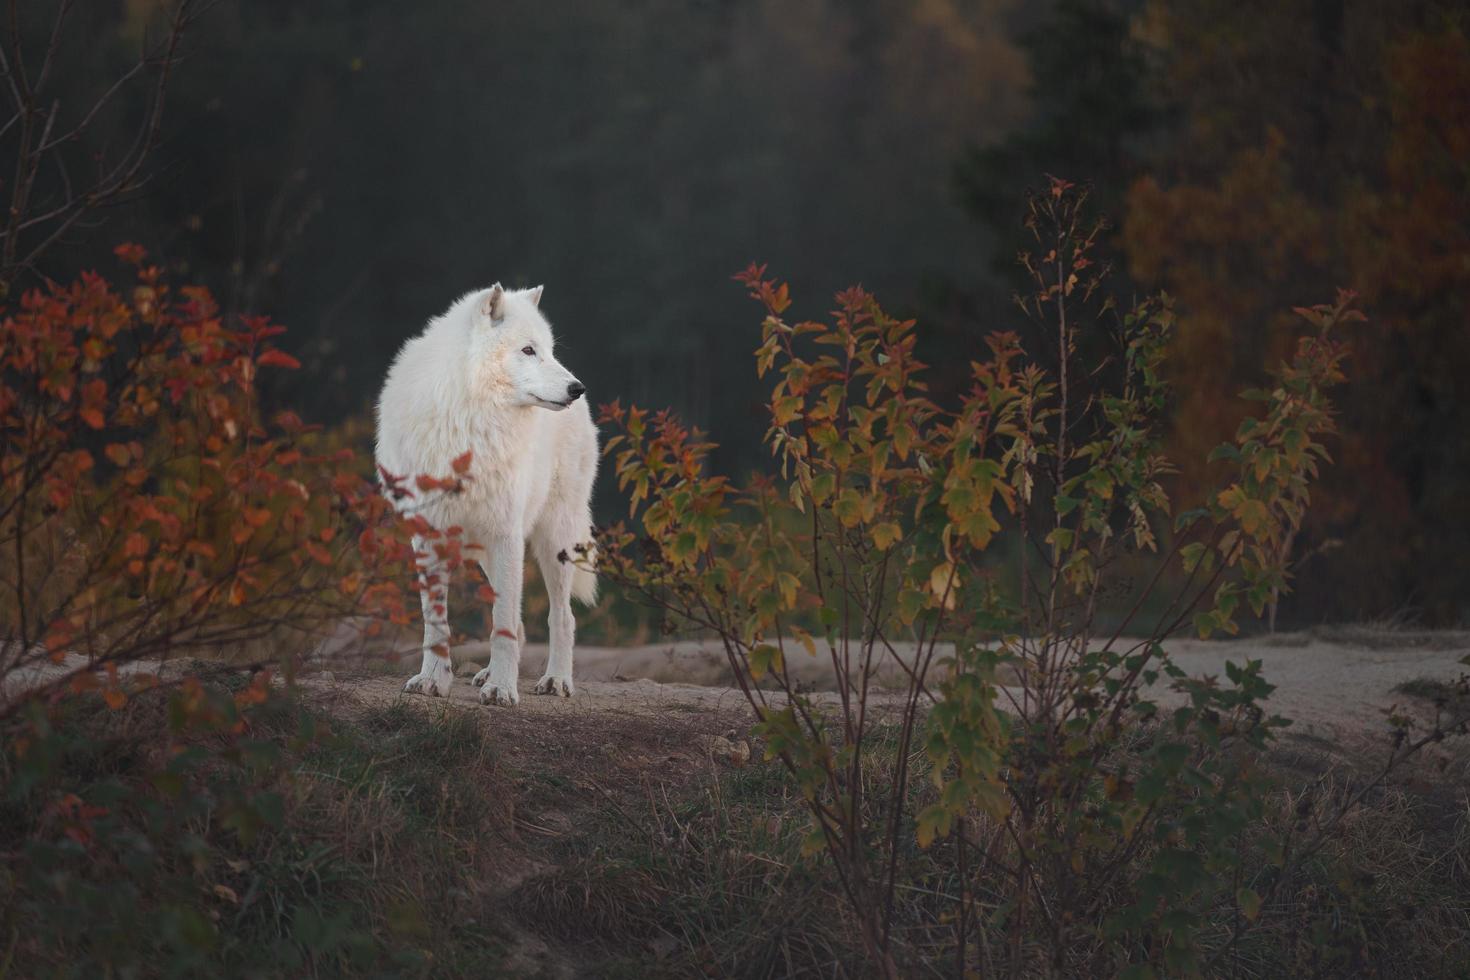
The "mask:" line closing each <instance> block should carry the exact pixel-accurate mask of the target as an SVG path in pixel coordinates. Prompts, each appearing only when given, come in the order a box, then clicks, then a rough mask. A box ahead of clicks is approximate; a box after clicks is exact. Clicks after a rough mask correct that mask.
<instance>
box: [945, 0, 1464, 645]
mask: <svg viewBox="0 0 1470 980" xmlns="http://www.w3.org/2000/svg"><path fill="white" fill-rule="evenodd" d="M1467 23H1470V9H1467V6H1466V5H1465V4H1464V3H1462V2H1458V0H1451V2H1441V0H1408V2H1404V3H1397V4H1382V3H1376V2H1372V0H1326V2H1320V0H1288V2H1283V3H1276V4H1271V5H1268V6H1266V7H1258V6H1254V5H1242V4H1234V3H1228V2H1218V0H1185V2H1181V3H1164V2H1144V3H1131V2H1121V0H1064V2H1060V3H1058V4H1057V5H1056V6H1055V7H1054V8H1052V10H1051V11H1050V13H1049V15H1048V16H1047V18H1046V19H1044V20H1043V22H1042V23H1041V24H1040V25H1039V26H1038V27H1037V28H1036V29H1035V30H1034V31H1033V33H1032V34H1031V35H1029V40H1028V41H1027V45H1026V46H1027V51H1028V54H1029V59H1030V65H1031V72H1032V76H1033V83H1032V86H1031V89H1030V92H1031V96H1032V100H1033V113H1032V116H1031V119H1030V120H1029V123H1028V124H1027V125H1025V126H1022V127H1020V128H1018V129H1017V131H1016V132H1015V133H1014V134H1013V135H1012V136H1010V137H1008V138H1007V139H1006V140H1004V141H1003V142H1001V143H1000V144H998V145H992V146H988V147H985V146H982V147H980V148H978V149H976V150H974V151H972V152H970V153H969V154H968V155H967V157H966V158H965V159H964V161H962V166H961V170H960V186H961V189H962V190H963V192H964V194H965V202H966V206H967V209H968V210H969V211H970V213H971V214H972V216H974V217H975V218H976V219H977V220H978V221H980V222H981V223H982V225H983V226H984V227H985V228H986V229H987V231H988V232H989V233H990V234H993V235H994V236H996V239H997V241H1000V242H1005V241H1009V240H1013V239H1014V237H1015V236H1016V235H1017V234H1018V231H1017V229H1016V226H1017V221H1016V219H1015V216H1014V213H1013V212H1012V211H1010V210H1009V209H1008V208H1007V207H1006V206H1005V202H1006V201H1007V197H1008V195H1011V199H1014V195H1015V194H1017V193H1018V192H1019V191H1020V189H1021V188H1022V187H1023V186H1025V185H1026V184H1027V183H1028V182H1030V181H1033V180H1034V179H1035V174H1037V173H1039V172H1045V171H1051V172H1058V171H1057V170H1056V169H1055V168H1058V167H1067V168H1076V169H1072V170H1067V171H1064V172H1065V173H1068V174H1071V173H1076V174H1079V175H1086V176H1089V177H1092V178H1094V186H1095V188H1096V192H1097V193H1098V194H1099V195H1100V198H1101V199H1102V200H1103V201H1105V202H1109V203H1111V202H1112V201H1117V202H1119V204H1120V207H1119V210H1118V213H1119V214H1120V215H1121V222H1120V226H1119V228H1118V229H1116V230H1115V233H1114V234H1113V235H1111V236H1110V242H1109V244H1110V246H1111V247H1112V249H1113V250H1114V252H1115V253H1116V254H1117V255H1118V256H1119V257H1120V261H1121V262H1122V263H1124V264H1125V265H1126V267H1127V268H1128V270H1129V271H1130V273H1131V274H1132V278H1133V279H1134V280H1135V281H1136V282H1138V283H1139V284H1140V286H1141V287H1142V288H1145V289H1153V288H1162V289H1164V290H1166V291H1168V292H1169V293H1170V295H1172V296H1173V297H1174V298H1175V300H1176V303H1177V306H1178V308H1179V310H1180V311H1181V313H1183V314H1185V316H1184V319H1183V324H1184V326H1183V327H1182V329H1181V332H1180V336H1179V338H1178V343H1177V345H1176V347H1175V349H1174V350H1173V352H1172V354H1171V364H1170V367H1169V372H1170V375H1171V377H1172V378H1173V379H1174V380H1175V382H1176V390H1177V391H1178V393H1179V394H1178V397H1179V400H1180V403H1179V406H1178V411H1177V413H1176V414H1175V415H1174V418H1173V422H1172V430H1171V433H1170V436H1169V439H1168V446H1169V449H1170V452H1171V453H1172V454H1173V455H1174V456H1175V458H1177V459H1179V460H1180V464H1181V466H1182V467H1183V474H1182V476H1183V483H1182V484H1181V490H1182V492H1183V493H1185V494H1186V502H1188V500H1190V499H1194V500H1198V499H1199V497H1200V495H1201V494H1202V493H1203V492H1204V489H1205V488H1206V487H1208V486H1209V485H1211V484H1212V482H1213V479H1214V473H1213V469H1212V467H1211V465H1210V464H1208V463H1205V462H1204V459H1205V456H1204V454H1205V452H1206V451H1207V450H1208V449H1209V448H1210V447H1211V446H1213V445H1215V444H1216V443H1218V442H1219V441H1220V440H1221V439H1222V438H1223V437H1224V436H1226V435H1227V434H1228V433H1229V431H1230V429H1231V427H1232V426H1233V424H1234V423H1233V421H1232V420H1233V419H1234V418H1235V416H1236V414H1237V406H1236V404H1235V403H1234V399H1233V397H1232V395H1231V392H1233V391H1235V390H1237V389H1239V388H1240V387H1242V386H1246V385H1252V384H1256V383H1258V382H1259V381H1260V379H1262V378H1263V377H1264V376H1265V369H1266V367H1267V365H1269V364H1271V363H1274V362H1275V361H1276V360H1279V359H1280V357H1281V356H1282V355H1283V353H1284V352H1285V351H1286V349H1287V347H1288V346H1289V344H1290V342H1291V341H1290V336H1291V332H1290V329H1289V328H1290V325H1291V317H1290V316H1289V315H1288V314H1285V313H1283V312H1281V311H1284V310H1286V309H1289V308H1290V307H1292V306H1294V305H1299V304H1301V303H1303V302H1304V301H1305V300H1306V299H1308V298H1309V297H1312V296H1315V295H1321V294H1322V293H1323V292H1324V291H1330V290H1331V289H1332V288H1334V287H1341V286H1350V287H1352V288H1353V289H1355V290H1356V291H1357V292H1358V293H1359V294H1360V297H1361V305H1362V307H1363V309H1364V310H1365V311H1366V312H1367V313H1368V314H1369V317H1370V321H1371V325H1370V326H1367V327H1363V328H1358V329H1356V330H1355V331H1354V332H1353V335H1352V339H1353V342H1354V344H1355V345H1356V346H1357V347H1358V349H1359V350H1360V352H1361V354H1362V358H1361V364H1360V368H1359V370H1357V371H1355V372H1354V378H1353V382H1352V384H1351V386H1350V390H1349V392H1348V394H1347V395H1346V396H1345V397H1344V398H1343V399H1342V401H1341V411H1342V416H1341V419H1340V422H1341V429H1342V434H1343V442H1342V447H1341V450H1340V454H1341V458H1340V459H1339V460H1338V462H1339V464H1340V465H1338V466H1336V467H1334V468H1333V469H1332V470H1331V471H1330V472H1328V473H1327V474H1326V475H1325V477H1324V481H1323V484H1322V487H1321V488H1320V494H1319V504H1318V506H1316V507H1314V508H1313V510H1312V513H1311V515H1310V517H1309V518H1308V520H1307V522H1306V524H1305V525H1304V527H1303V529H1302V532H1301V534H1300V536H1299V537H1298V539H1297V540H1295V541H1294V542H1293V549H1294V556H1295V558H1294V563H1295V565H1296V567H1297V571H1298V572H1299V581H1300V584H1301V589H1300V591H1301V595H1300V596H1299V598H1298V600H1297V601H1296V602H1295V603H1294V604H1293V609H1294V616H1295V618H1296V621H1298V622H1300V621H1302V620H1308V621H1311V620H1320V619H1324V618H1328V619H1344V618H1348V619H1363V618H1373V617H1380V618H1382V617H1394V616H1397V617H1400V618H1403V617H1408V618H1416V617H1417V618H1422V619H1424V620H1425V621H1426V622H1428V623H1431V624H1440V625H1445V624H1453V623H1456V622H1459V621H1460V620H1461V619H1462V618H1463V617H1464V615H1465V605H1464V599H1463V597H1464V595H1465V590H1466V586H1467V584H1470V582H1467V580H1466V577H1465V573H1464V572H1463V570H1462V569H1463V567H1464V566H1463V563H1462V562H1458V561H1457V560H1456V558H1455V556H1457V555H1459V554H1461V553H1462V552H1463V550H1464V548H1465V547H1466V546H1467V545H1470V516H1467V513H1466V511H1465V508H1464V507H1463V506H1461V505H1460V503H1459V501H1460V500H1461V498H1463V496H1464V493H1465V489H1464V485H1465V480H1466V479H1467V474H1470V438H1467V436H1466V434H1465V433H1466V432H1467V431H1470V424H1467V423H1470V418H1467V417H1466V408H1465V402H1464V400H1463V399H1460V398H1457V397H1456V390H1457V386H1458V384H1459V383H1460V379H1462V378H1463V377H1464V376H1465V375H1466V372H1467V370H1470V344H1467V337H1470V331H1467V329H1466V328H1467V319H1466V317H1467V312H1466V301H1465V296H1466V295H1467V291H1466V287H1467V285H1470V282H1467V278H1470V259H1467V256H1470V240H1467V233H1466V228H1467V227H1470V214H1467V211H1466V209H1467V203H1466V202H1467V201H1470V44H1467V40H1466V29H1467ZM1003 258H1004V256H1003V255H997V260H998V261H999V260H1001V259H1003ZM957 295H958V298H955V296H951V297H950V298H949V299H947V300H946V302H947V303H948V304H949V307H950V308H951V311H953V310H954V309H958V310H959V311H960V315H961V317H960V323H959V325H958V326H954V327H951V330H954V331H960V332H962V331H963V323H964V318H965V317H969V319H970V322H973V321H974V320H975V319H980V320H981V321H982V322H986V321H988V320H990V319H992V318H993V310H994V309H995V307H996V305H997V304H998V301H999V299H1000V289H999V288H997V286H996V284H995V283H993V282H987V281H981V282H980V283H978V284H976V285H975V286H974V287H973V288H972V289H971V290H970V291H969V292H968V293H967V292H965V291H958V293H957ZM967 304H968V305H967ZM940 377H941V378H942V377H943V375H941V376H940Z"/></svg>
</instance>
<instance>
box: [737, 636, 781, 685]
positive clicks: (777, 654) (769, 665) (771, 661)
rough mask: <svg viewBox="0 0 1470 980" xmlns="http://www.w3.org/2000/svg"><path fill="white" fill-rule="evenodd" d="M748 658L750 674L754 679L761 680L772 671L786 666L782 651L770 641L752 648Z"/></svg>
mask: <svg viewBox="0 0 1470 980" xmlns="http://www.w3.org/2000/svg"><path fill="white" fill-rule="evenodd" d="M746 660H747V663H748V664H749V665H750V676H751V678H752V679H754V680H760V679H761V678H762V677H765V676H766V675H767V674H769V673H770V672H771V671H773V670H776V671H779V670H781V669H782V667H783V666H784V664H783V662H782V659H781V651H780V650H779V649H777V648H776V647H773V646H771V645H770V644H769V643H762V644H760V645H759V646H757V647H756V648H755V649H753V650H751V651H750V656H749V657H747V658H746Z"/></svg>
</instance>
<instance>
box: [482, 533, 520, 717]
mask: <svg viewBox="0 0 1470 980" xmlns="http://www.w3.org/2000/svg"><path fill="white" fill-rule="evenodd" d="M486 544H487V546H488V548H487V550H488V551H489V555H488V557H487V558H486V559H485V560H484V561H482V562H481V563H480V567H481V568H482V569H484V571H485V577H486V578H487V579H489V580H490V588H492V589H494V590H495V605H494V607H493V608H492V610H491V613H490V621H491V625H492V627H493V631H492V633H491V635H490V666H489V667H488V668H486V669H487V670H488V671H489V673H488V674H486V676H485V680H484V684H483V686H482V687H481V688H480V702H481V703H482V704H503V705H512V704H516V703H518V702H519V701H520V700H521V695H520V691H519V690H518V689H517V686H516V682H517V679H518V678H519V676H520V672H521V636H520V631H521V583H522V580H523V578H524V575H525V566H526V539H525V537H524V536H523V535H521V534H520V533H519V532H517V533H516V534H513V535H503V536H497V537H496V538H494V539H493V540H491V541H488V542H486Z"/></svg>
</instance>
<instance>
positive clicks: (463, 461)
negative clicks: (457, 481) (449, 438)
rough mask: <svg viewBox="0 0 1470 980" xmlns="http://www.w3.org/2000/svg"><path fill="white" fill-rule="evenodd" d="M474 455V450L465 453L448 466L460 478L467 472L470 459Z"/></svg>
mask: <svg viewBox="0 0 1470 980" xmlns="http://www.w3.org/2000/svg"><path fill="white" fill-rule="evenodd" d="M474 455H475V453H474V450H471V451H469V452H467V453H465V454H464V455H463V456H456V457H455V458H454V462H452V463H450V464H449V465H450V466H452V467H454V472H456V473H458V474H459V475H460V476H464V475H465V474H466V473H468V472H469V469H470V458H471V457H473V456H474Z"/></svg>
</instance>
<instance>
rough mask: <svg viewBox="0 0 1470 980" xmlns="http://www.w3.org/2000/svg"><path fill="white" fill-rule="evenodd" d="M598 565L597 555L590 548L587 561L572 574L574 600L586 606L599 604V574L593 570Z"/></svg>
mask: <svg viewBox="0 0 1470 980" xmlns="http://www.w3.org/2000/svg"><path fill="white" fill-rule="evenodd" d="M596 563H597V556H596V553H595V552H594V551H593V550H592V548H591V547H590V546H589V547H588V549H587V554H586V556H585V560H584V561H583V562H582V563H580V564H578V565H577V567H576V569H575V570H573V572H572V598H573V599H576V600H577V601H578V602H580V603H581V604H582V605H584V606H591V605H594V604H595V603H596V602H597V573H596V572H595V571H593V570H592V569H593V567H594V566H595V565H596Z"/></svg>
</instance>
